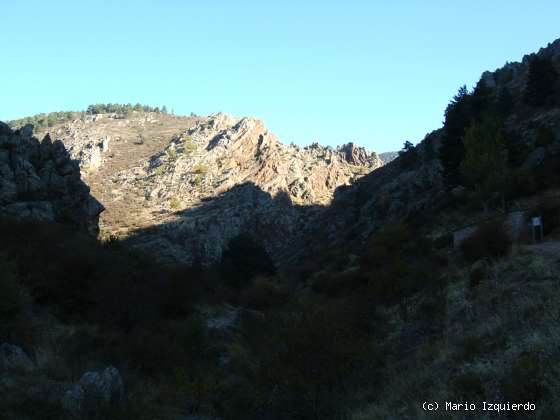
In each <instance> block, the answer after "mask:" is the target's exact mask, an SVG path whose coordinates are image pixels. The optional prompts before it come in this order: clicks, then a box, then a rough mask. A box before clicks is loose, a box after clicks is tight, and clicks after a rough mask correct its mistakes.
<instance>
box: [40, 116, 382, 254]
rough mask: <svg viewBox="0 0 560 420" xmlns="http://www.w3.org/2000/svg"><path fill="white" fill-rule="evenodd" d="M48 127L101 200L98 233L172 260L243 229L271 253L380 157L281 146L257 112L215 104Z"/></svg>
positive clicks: (206, 250) (213, 250) (205, 250)
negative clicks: (239, 112) (236, 112)
mask: <svg viewBox="0 0 560 420" xmlns="http://www.w3.org/2000/svg"><path fill="white" fill-rule="evenodd" d="M50 133H51V134H52V135H55V136H57V137H60V138H61V139H62V141H63V142H64V143H65V144H66V145H67V147H68V148H69V150H70V152H71V153H72V155H73V157H74V158H75V159H77V160H79V162H80V165H81V168H82V172H83V175H84V177H85V179H86V180H87V182H88V183H89V184H90V185H91V187H92V190H93V192H94V194H95V195H96V197H97V198H98V199H99V200H100V201H101V202H102V203H104V205H105V206H106V207H107V211H106V212H105V213H104V216H103V219H102V230H103V231H104V232H105V234H106V235H110V234H116V235H119V236H121V237H122V236H130V237H131V238H132V239H133V241H132V242H133V243H134V245H136V246H140V247H141V248H142V249H143V250H149V251H153V252H154V253H155V254H157V255H158V256H160V257H161V258H163V259H166V260H167V259H168V260H174V261H177V260H181V261H192V260H193V258H197V259H202V260H204V261H213V260H216V259H217V258H219V257H220V255H221V251H222V249H223V248H224V246H225V245H226V244H227V242H228V241H229V239H231V238H232V237H233V236H235V235H237V234H238V233H240V232H241V231H243V230H249V231H251V232H252V233H253V234H255V235H261V239H262V240H263V242H266V243H268V247H269V250H270V251H271V252H272V253H274V254H278V253H279V252H281V251H280V250H281V248H283V246H281V243H283V244H284V245H285V244H287V243H289V239H290V238H291V237H292V236H294V235H296V234H297V232H298V229H299V225H300V224H301V223H304V222H305V220H308V218H309V217H310V216H309V214H310V213H312V212H314V211H317V210H318V206H319V205H326V204H328V203H329V202H330V201H331V200H332V197H333V193H334V191H335V189H336V188H337V187H339V186H341V185H349V184H351V183H352V182H354V181H355V180H357V179H358V178H360V177H361V176H363V175H365V174H366V173H368V172H370V171H371V170H373V169H375V168H377V167H379V166H381V165H382V162H381V161H380V160H379V158H378V157H377V155H376V154H375V153H368V152H367V151H366V150H365V149H363V148H360V147H357V146H356V145H354V144H352V143H349V144H347V145H344V146H341V147H339V148H337V149H333V148H330V147H323V146H320V145H319V144H316V143H315V144H312V145H310V146H308V147H298V146H296V145H289V146H285V145H283V144H282V143H281V142H280V141H279V140H278V139H277V138H276V136H274V134H272V133H271V132H269V130H268V129H267V128H266V127H265V125H264V124H263V123H262V122H261V121H259V120H257V119H255V118H241V119H239V118H234V117H232V116H230V115H227V114H222V113H219V114H215V115H211V116H209V117H189V118H185V117H174V116H168V115H155V114H149V113H148V114H144V113H137V114H136V113H134V114H133V115H131V116H129V117H127V118H117V116H113V115H97V116H95V120H94V118H93V117H90V116H87V117H86V119H85V120H84V121H82V120H76V121H73V122H71V123H66V124H64V125H61V126H58V127H56V126H55V127H53V128H52V129H51V130H50ZM107 139H110V145H109V150H108V151H106V149H104V145H106V144H107V143H106V140H107ZM104 140H105V143H103V141H104ZM104 150H105V151H104ZM296 206H303V207H305V206H307V207H308V208H302V209H299V207H296ZM158 226H159V227H158ZM133 232H135V233H133Z"/></svg>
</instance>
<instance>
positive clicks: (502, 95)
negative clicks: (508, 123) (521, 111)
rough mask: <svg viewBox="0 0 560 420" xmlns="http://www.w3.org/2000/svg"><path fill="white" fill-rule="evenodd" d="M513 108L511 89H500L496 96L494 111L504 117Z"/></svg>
mask: <svg viewBox="0 0 560 420" xmlns="http://www.w3.org/2000/svg"><path fill="white" fill-rule="evenodd" d="M512 110H513V97H512V96H511V91H510V90H509V89H508V88H507V87H504V88H502V89H500V92H499V93H498V97H497V98H496V113H497V114H498V116H499V117H502V118H505V117H507V116H508V115H509V114H511V111H512Z"/></svg>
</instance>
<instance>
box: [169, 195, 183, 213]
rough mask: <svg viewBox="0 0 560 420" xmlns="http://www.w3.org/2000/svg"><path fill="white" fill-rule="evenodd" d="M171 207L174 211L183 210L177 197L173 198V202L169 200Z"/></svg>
mask: <svg viewBox="0 0 560 420" xmlns="http://www.w3.org/2000/svg"><path fill="white" fill-rule="evenodd" d="M169 207H171V208H172V209H173V210H178V209H180V208H181V200H179V198H177V197H171V200H169Z"/></svg>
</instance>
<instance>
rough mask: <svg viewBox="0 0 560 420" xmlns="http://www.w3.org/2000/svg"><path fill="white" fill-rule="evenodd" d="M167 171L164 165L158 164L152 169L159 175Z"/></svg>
mask: <svg viewBox="0 0 560 420" xmlns="http://www.w3.org/2000/svg"><path fill="white" fill-rule="evenodd" d="M167 171H168V168H167V166H165V165H160V166H158V167H157V168H156V169H154V173H155V174H156V175H160V176H161V175H163V174H165V173H166V172H167Z"/></svg>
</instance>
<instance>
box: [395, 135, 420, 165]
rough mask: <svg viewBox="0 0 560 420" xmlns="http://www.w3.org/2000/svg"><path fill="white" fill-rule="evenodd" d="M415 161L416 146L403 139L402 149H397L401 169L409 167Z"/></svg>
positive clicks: (416, 156) (416, 158)
mask: <svg viewBox="0 0 560 420" xmlns="http://www.w3.org/2000/svg"><path fill="white" fill-rule="evenodd" d="M417 162H418V153H417V151H416V148H415V147H414V145H413V144H412V143H411V142H409V141H405V142H404V145H403V148H402V150H401V151H399V164H400V167H401V168H403V169H411V168H413V167H414V166H415V165H416V163H417Z"/></svg>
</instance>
